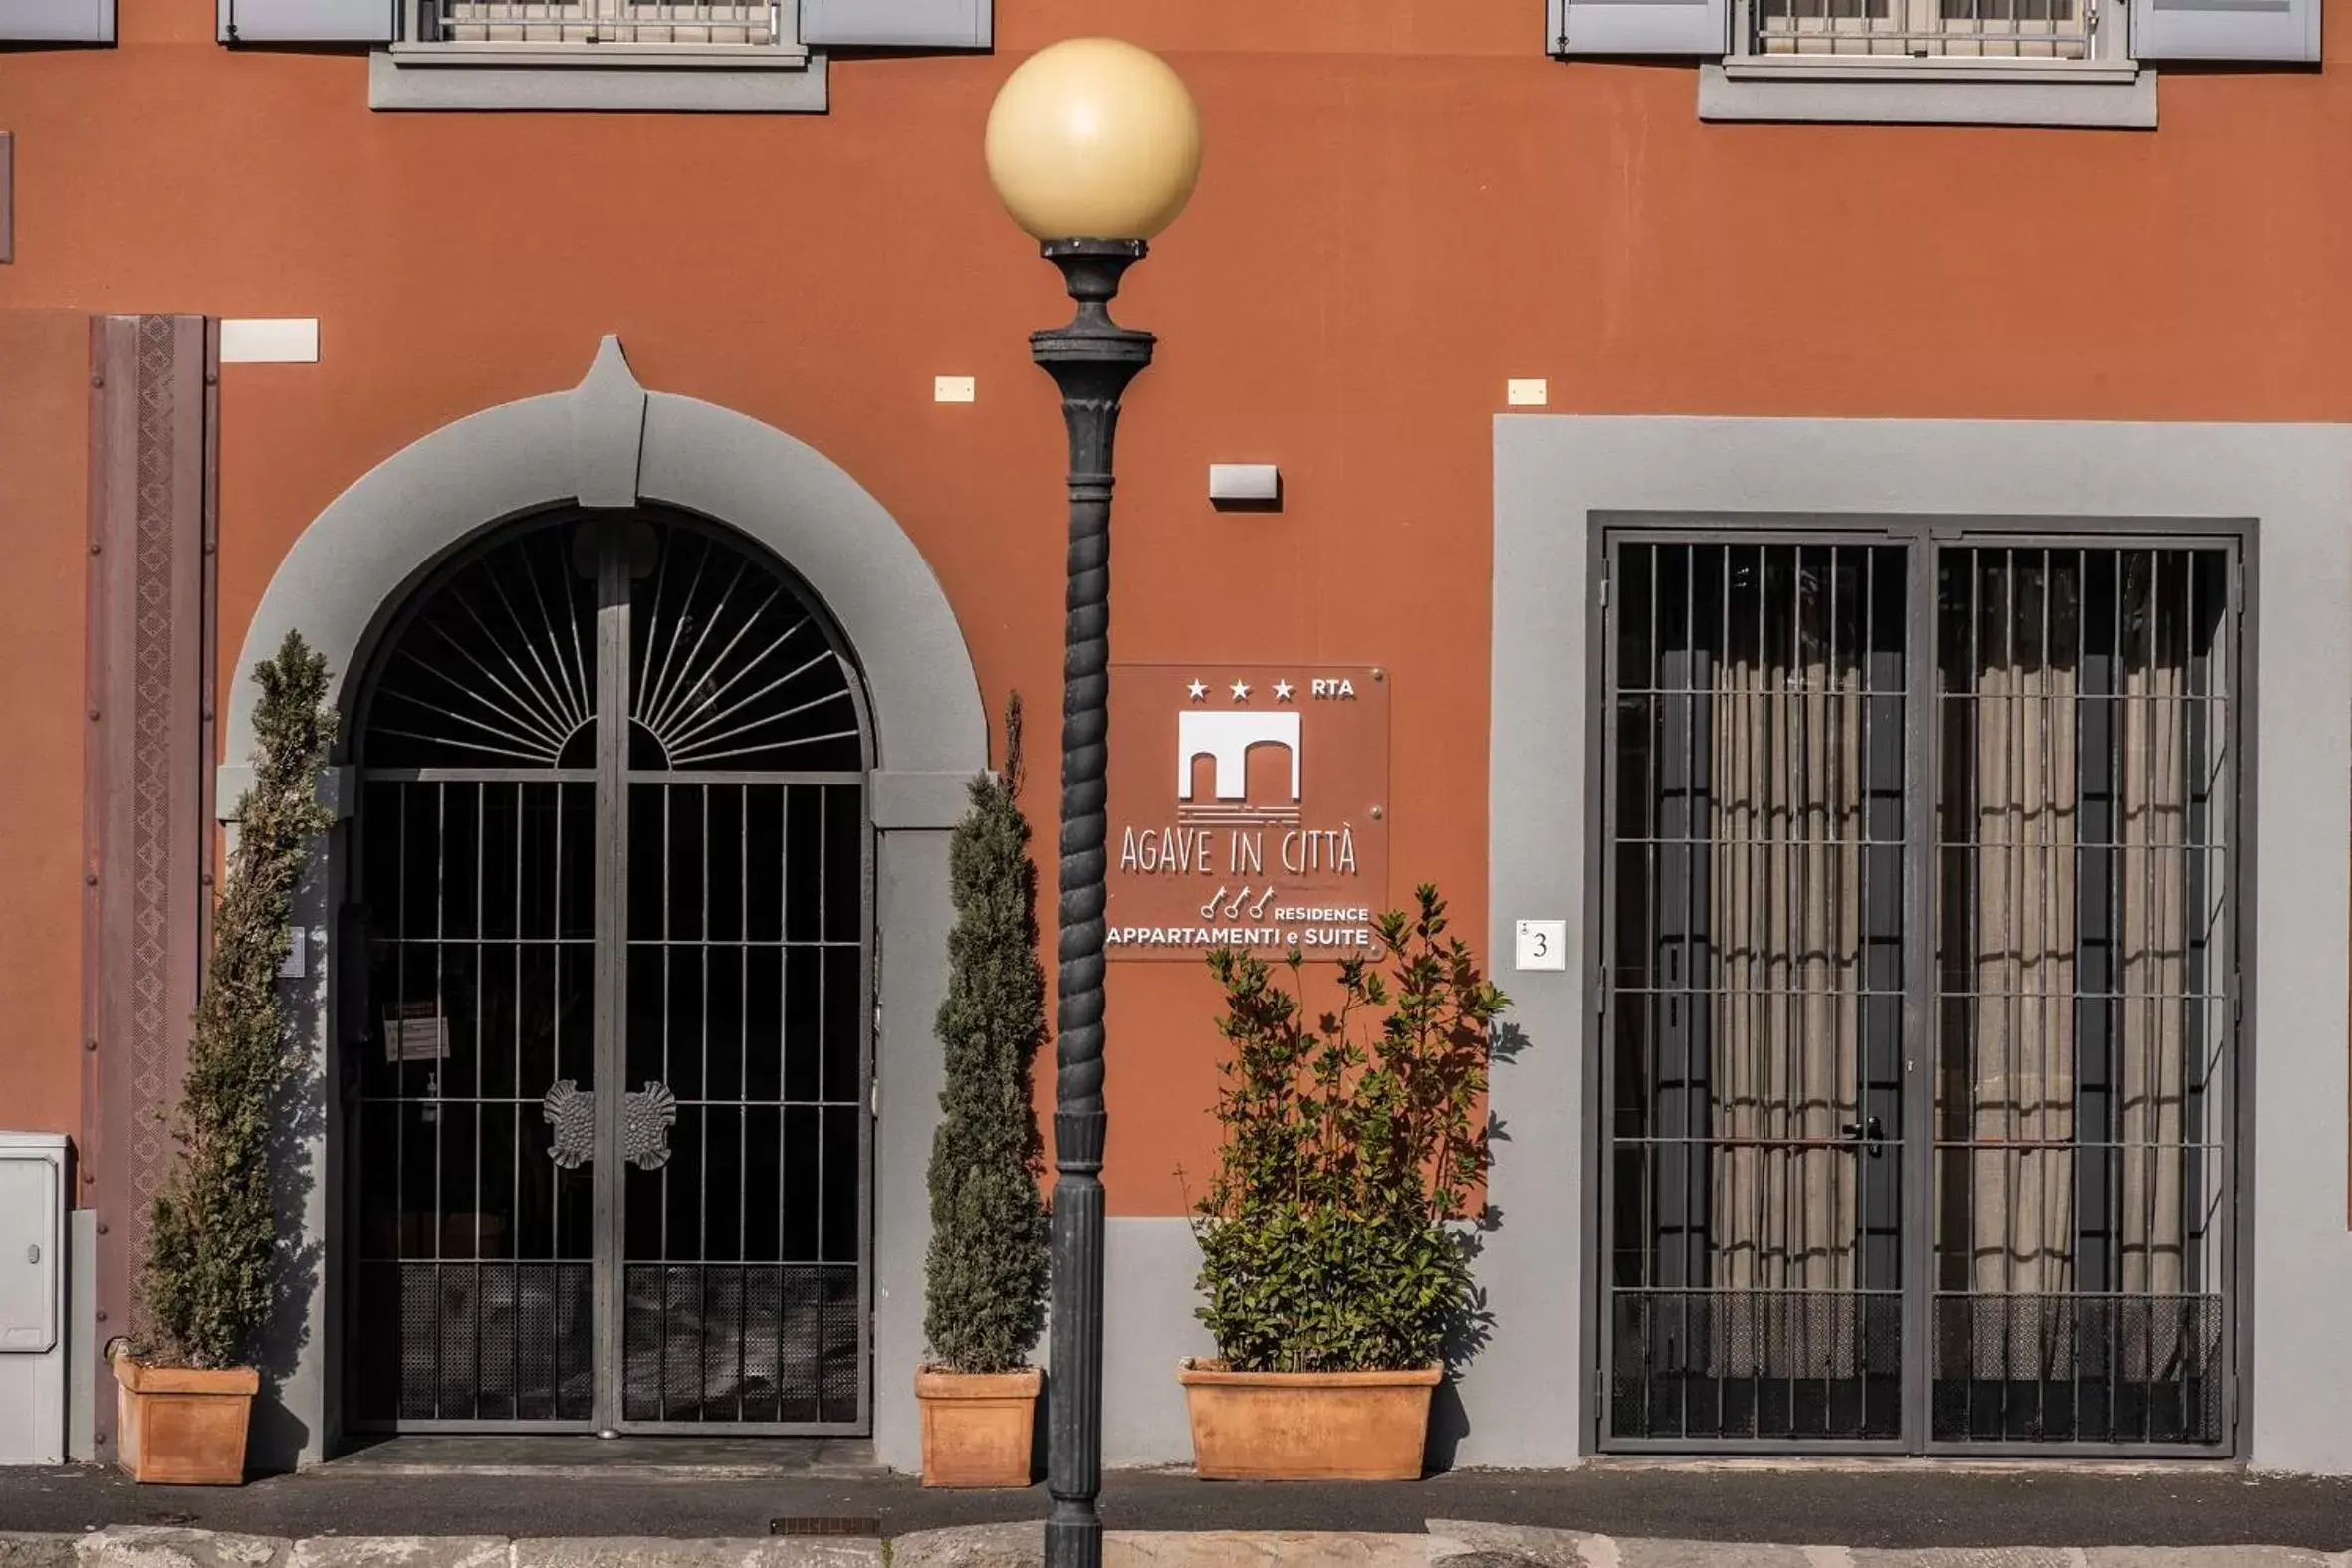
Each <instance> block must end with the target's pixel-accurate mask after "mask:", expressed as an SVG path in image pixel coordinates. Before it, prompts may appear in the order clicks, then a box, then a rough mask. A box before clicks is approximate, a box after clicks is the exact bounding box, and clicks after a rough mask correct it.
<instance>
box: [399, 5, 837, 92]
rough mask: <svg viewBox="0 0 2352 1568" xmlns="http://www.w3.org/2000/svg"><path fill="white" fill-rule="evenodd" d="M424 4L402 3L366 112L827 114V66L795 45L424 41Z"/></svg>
mask: <svg viewBox="0 0 2352 1568" xmlns="http://www.w3.org/2000/svg"><path fill="white" fill-rule="evenodd" d="M423 9H424V8H423V0H401V11H400V36H399V38H397V39H396V40H395V41H394V42H393V43H392V44H391V45H390V46H388V47H386V48H379V49H376V50H374V51H372V52H371V53H370V54H369V56H368V62H367V107H368V108H370V109H375V110H541V111H617V112H629V111H649V112H685V113H694V112H705V113H823V112H824V111H825V109H826V107H827V103H828V100H827V93H826V73H825V58H824V56H823V55H820V54H813V53H812V52H811V51H810V50H809V49H808V48H807V47H806V46H804V45H803V44H801V43H800V41H799V28H798V15H799V8H798V6H797V4H795V3H794V0H785V9H786V11H787V12H788V13H790V14H791V15H792V16H793V18H794V21H795V26H794V28H793V34H794V42H793V43H791V44H789V45H788V44H741V45H712V46H710V47H709V48H706V49H691V48H685V49H655V48H650V47H647V48H632V47H629V46H625V45H615V46H606V45H601V44H580V45H563V44H544V45H498V44H457V43H438V42H425V41H422V40H420V39H419V37H418V34H419V33H420V32H421V30H422V18H423Z"/></svg>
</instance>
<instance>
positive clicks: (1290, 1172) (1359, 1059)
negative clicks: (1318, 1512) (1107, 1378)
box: [1177, 884, 1507, 1480]
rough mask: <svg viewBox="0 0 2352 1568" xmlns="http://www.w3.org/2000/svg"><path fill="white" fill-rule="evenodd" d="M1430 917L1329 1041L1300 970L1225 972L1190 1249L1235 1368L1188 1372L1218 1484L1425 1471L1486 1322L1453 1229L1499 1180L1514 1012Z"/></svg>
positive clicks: (1422, 896)
mask: <svg viewBox="0 0 2352 1568" xmlns="http://www.w3.org/2000/svg"><path fill="white" fill-rule="evenodd" d="M1414 897H1415V904H1416V908H1415V909H1414V911H1413V912H1411V913H1409V914H1408V913H1406V912H1403V911H1391V912H1390V913H1388V914H1385V915H1383V916H1381V918H1380V920H1379V922H1378V931H1379V937H1380V942H1381V945H1382V948H1383V949H1384V951H1385V954H1386V957H1385V959H1384V960H1383V962H1384V963H1385V964H1386V966H1387V973H1386V975H1385V976H1383V974H1382V973H1381V971H1380V970H1379V969H1376V968H1375V967H1374V965H1373V963H1372V962H1371V961H1369V960H1366V959H1361V958H1350V959H1345V960H1342V961H1341V962H1340V964H1339V970H1338V983H1337V1003H1338V1005H1337V1008H1336V1010H1334V1011H1330V1012H1325V1013H1322V1014H1321V1015H1320V1016H1319V1017H1317V1018H1316V1019H1315V1021H1313V1022H1312V1023H1309V1022H1308V1020H1307V1013H1306V1008H1305V1003H1304V999H1303V995H1302V992H1303V964H1302V962H1301V960H1300V957H1299V955H1298V954H1297V953H1296V952H1293V953H1292V954H1291V955H1290V956H1289V958H1288V960H1287V961H1286V963H1285V965H1284V975H1283V976H1282V977H1281V978H1278V976H1277V974H1276V972H1275V970H1274V968H1273V967H1272V966H1269V965H1268V964H1266V963H1264V962H1262V961H1260V960H1259V959H1257V958H1254V957H1252V956H1250V955H1248V954H1246V953H1236V952H1232V951H1226V950H1221V951H1219V952H1216V953H1213V954H1211V955H1210V956H1209V967H1210V969H1211V970H1212V971H1213V972H1214V973H1215V974H1216V976H1217V980H1218V982H1219V984H1220V985H1222V986H1223V987H1224V989H1225V1008H1226V1015H1225V1017H1224V1018H1223V1019H1221V1020H1220V1021H1219V1024H1218V1029H1219V1032H1220V1033H1222V1034H1223V1035H1224V1037H1225V1039H1226V1042H1227V1044H1228V1046H1229V1047H1230V1051H1231V1055H1230V1059H1228V1060H1227V1061H1226V1062H1225V1063H1223V1064H1222V1066H1221V1068H1220V1070H1221V1072H1222V1074H1223V1077H1224V1086H1223V1088H1222V1090H1221V1091H1220V1093H1219V1095H1218V1102H1217V1119H1218V1122H1219V1123H1220V1125H1221V1126H1222V1128H1223V1133H1224V1136H1223V1141H1222V1144H1221V1146H1220V1148H1219V1150H1218V1158H1217V1171H1216V1177H1215V1179H1214V1180H1213V1181H1212V1182H1211V1183H1210V1186H1209V1189H1208V1192H1207V1194H1206V1195H1205V1196H1204V1197H1203V1198H1202V1200H1201V1201H1200V1203H1199V1204H1198V1205H1196V1206H1195V1218H1194V1221H1193V1233H1194V1235H1195V1237H1196V1238H1197V1239H1198V1240H1199V1242H1200V1248H1201V1274H1200V1289H1201V1292H1202V1294H1203V1295H1204V1296H1205V1297H1206V1298H1207V1304H1206V1305H1205V1306H1203V1307H1202V1308H1201V1311H1200V1317H1201V1320H1202V1321H1203V1322H1204V1323H1206V1324H1207V1325H1208V1327H1209V1332H1210V1333H1211V1334H1212V1335H1213V1336H1215V1338H1216V1341H1217V1351H1218V1355H1217V1359H1216V1360H1214V1361H1208V1362H1197V1361H1187V1362H1185V1363H1184V1364H1183V1366H1182V1367H1181V1368H1180V1369H1179V1370H1178V1373H1177V1378H1178V1381H1179V1382H1180V1383H1182V1384H1183V1386H1184V1391H1185V1400H1186V1404H1187V1405H1188V1406H1189V1408H1190V1413H1191V1418H1192V1443H1193V1467H1194V1469H1195V1470H1196V1471H1197V1472H1198V1473H1199V1474H1201V1475H1203V1476H1207V1477H1210V1478H1213V1479H1252V1480H1306V1479H1334V1478H1337V1479H1353V1480H1400V1479H1401V1480H1410V1479H1413V1478H1416V1477H1418V1476H1419V1475H1420V1473H1421V1461H1422V1451H1423V1445H1424V1443H1425V1440H1426V1439H1427V1436H1428V1430H1429V1403H1430V1396H1431V1394H1432V1393H1433V1392H1434V1390H1435V1389H1436V1387H1437V1383H1438V1379H1439V1377H1440V1375H1441V1374H1442V1372H1443V1370H1444V1369H1443V1365H1442V1362H1443V1357H1444V1352H1445V1346H1446V1341H1447V1338H1448V1335H1449V1334H1450V1333H1451V1332H1452V1331H1453V1330H1454V1328H1455V1327H1456V1326H1457V1325H1458V1324H1460V1323H1462V1322H1463V1321H1464V1319H1465V1316H1466V1314H1467V1313H1468V1312H1469V1311H1470V1310H1471V1308H1472V1305H1473V1297H1472V1290H1471V1278H1470V1256H1469V1252H1468V1249H1467V1246H1466V1243H1465V1238H1464V1237H1463V1236H1462V1235H1460V1234H1459V1233H1457V1232H1456V1231H1455V1230H1454V1229H1453V1228H1452V1227H1451V1226H1450V1225H1449V1222H1450V1221H1453V1220H1456V1219H1458V1218H1459V1217H1460V1216H1461V1215H1462V1213H1463V1209H1464V1207H1465V1205H1466V1204H1467V1203H1468V1201H1469V1199H1470V1196H1471V1194H1472V1192H1473V1191H1474V1189H1476V1188H1477V1187H1478V1186H1479V1184H1480V1183H1481V1182H1482V1181H1483V1179H1484V1178H1485V1176H1486V1171H1487V1134H1486V1128H1485V1125H1484V1121H1483V1117H1484V1105H1485V1093H1486V1086H1487V1041H1488V1030H1489V1027H1490V1025H1491V1024H1492V1023H1493V1021H1494V1019H1495V1017H1496V1015H1497V1014H1498V1013H1499V1012H1500V1011H1501V1010H1502V1009H1503V1008H1504V1007H1505V1006H1506V1005H1507V999H1506V998H1505V997H1504V996H1503V994H1502V993H1501V992H1500V991H1498V990H1496V989H1495V987H1494V986H1493V985H1491V984H1490V983H1488V982H1487V981H1485V980H1484V979H1482V978H1481V977H1480V975H1479V972H1478V966H1477V964H1476V962H1475V960H1474V959H1473V958H1472V955H1471V952H1470V949H1469V948H1468V946H1466V945H1465V944H1464V943H1463V942H1462V941H1461V940H1460V939H1459V938H1454V937H1448V936H1447V935H1446V906H1445V904H1444V902H1443V901H1442V900H1441V899H1440V898H1439V897H1438V894H1437V889H1436V888H1434V887H1431V886H1428V885H1426V884H1425V885H1423V886H1422V887H1420V888H1418V889H1416V890H1415V895H1414ZM1392 986H1393V990H1392V989H1391V988H1392ZM1375 1013H1376V1014H1378V1024H1377V1027H1375V1028H1371V1029H1368V1030H1366V1029H1363V1028H1362V1027H1361V1025H1362V1024H1363V1023H1364V1021H1365V1019H1366V1017H1367V1015H1368V1014H1375ZM1359 1032H1361V1033H1365V1034H1367V1035H1368V1038H1367V1039H1363V1040H1359V1039H1358V1037H1357V1036H1358V1034H1359Z"/></svg>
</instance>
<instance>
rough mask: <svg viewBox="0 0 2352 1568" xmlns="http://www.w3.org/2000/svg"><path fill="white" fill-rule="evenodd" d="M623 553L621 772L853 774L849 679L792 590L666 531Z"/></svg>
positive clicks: (700, 536) (710, 545) (736, 553)
mask: <svg viewBox="0 0 2352 1568" xmlns="http://www.w3.org/2000/svg"><path fill="white" fill-rule="evenodd" d="M655 536H656V537H655V540H654V541H652V542H651V543H652V544H653V546H654V551H653V554H654V560H653V569H652V571H651V573H650V575H646V574H644V571H643V566H644V561H645V556H646V554H647V552H645V551H644V550H643V549H642V545H643V544H644V543H646V542H644V541H641V540H640V541H638V542H635V543H633V544H632V548H631V557H630V567H631V572H632V575H633V576H634V579H635V580H634V582H633V585H632V588H631V591H630V607H629V608H630V614H629V643H630V647H629V662H630V665H631V669H630V681H629V730H630V735H629V752H630V756H629V763H630V766H631V767H634V768H691V769H706V768H720V769H728V770H744V769H754V770H786V769H789V770H794V771H837V770H853V769H856V768H858V767H860V766H861V759H862V755H863V748H862V746H861V745H860V742H859V736H858V727H857V705H856V703H855V701H854V700H853V699H852V698H851V696H850V689H849V672H848V670H847V669H846V668H845V667H844V666H843V664H842V662H841V659H840V656H839V655H838V654H837V653H836V652H835V651H834V650H833V646H832V643H831V641H830V640H829V639H828V638H827V637H826V636H825V632H824V628H823V625H822V624H821V623H820V622H819V620H818V618H817V615H816V613H815V612H814V611H813V610H812V609H811V608H810V607H809V606H808V605H807V604H805V603H803V602H802V600H801V597H800V595H799V594H798V593H796V592H795V591H794V589H793V587H792V585H791V584H790V583H789V582H787V581H786V580H785V579H784V578H782V577H781V576H779V575H777V573H776V572H774V571H773V570H771V569H769V568H768V567H767V566H765V565H762V564H761V563H760V562H758V561H755V560H753V559H752V558H751V557H750V556H748V555H746V554H744V553H743V552H742V551H740V550H737V549H735V548H734V547H733V546H731V545H728V544H726V543H724V542H722V541H720V540H718V539H716V538H714V537H712V536H711V535H709V534H706V533H703V532H701V531H699V530H696V529H690V528H683V527H678V526H675V525H672V526H667V527H662V528H659V529H658V530H656V531H655Z"/></svg>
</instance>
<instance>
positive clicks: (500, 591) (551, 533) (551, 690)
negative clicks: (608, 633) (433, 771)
mask: <svg viewBox="0 0 2352 1568" xmlns="http://www.w3.org/2000/svg"><path fill="white" fill-rule="evenodd" d="M574 532H575V529H574V528H567V527H565V526H563V525H561V524H555V525H549V526H547V527H542V528H535V529H532V530H530V531H528V532H526V533H522V534H519V535H516V536H513V537H511V538H509V539H507V540H506V541H504V542H502V543H501V544H499V545H497V546H494V547H493V548H491V549H490V550H487V551H484V552H482V553H481V554H480V555H478V556H475V557H474V558H473V559H472V560H469V561H467V562H466V563H465V564H464V565H463V566H461V567H459V568H458V570H457V571H455V572H454V573H452V574H451V575H450V576H449V577H448V578H447V580H445V581H444V582H442V583H441V584H440V586H439V587H438V588H436V589H432V590H430V591H428V593H427V595H426V596H425V598H424V600H423V602H422V603H420V604H419V605H418V606H417V608H416V611H415V614H414V616H413V618H412V619H410V621H409V622H408V624H407V625H406V627H405V628H403V629H402V630H400V631H399V632H398V633H397V634H396V635H395V636H394V638H393V640H392V643H391V647H390V649H389V651H388V654H387V656H386V658H385V662H384V666H383V669H382V670H381V672H380V673H379V674H378V675H377V677H376V685H375V695H374V699H373V703H372V706H371V707H370V708H369V710H368V719H367V723H366V725H365V727H364V728H363V730H362V732H361V734H362V737H363V740H364V744H365V747H366V759H365V761H366V763H367V766H369V767H371V768H530V767H540V768H556V767H561V766H564V765H565V764H566V763H567V762H569V763H570V764H571V766H574V767H580V768H593V767H594V766H595V760H596V743H595V723H596V577H595V560H596V558H595V554H594V548H593V546H592V545H590V546H589V547H588V570H587V571H586V572H583V571H582V570H580V569H579V566H578V565H577V564H576V562H575V560H574V557H575V555H576V554H577V552H576V551H575V550H574V548H573V535H574Z"/></svg>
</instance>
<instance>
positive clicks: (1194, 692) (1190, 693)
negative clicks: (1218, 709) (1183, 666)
mask: <svg viewBox="0 0 2352 1568" xmlns="http://www.w3.org/2000/svg"><path fill="white" fill-rule="evenodd" d="M1184 695H1185V696H1187V697H1189V698H1191V699H1192V700H1193V701H1194V702H1206V701H1208V700H1209V688H1208V687H1206V686H1204V685H1202V684H1201V683H1200V682H1199V681H1194V682H1193V683H1192V684H1191V685H1190V686H1187V687H1185V688H1184Z"/></svg>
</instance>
